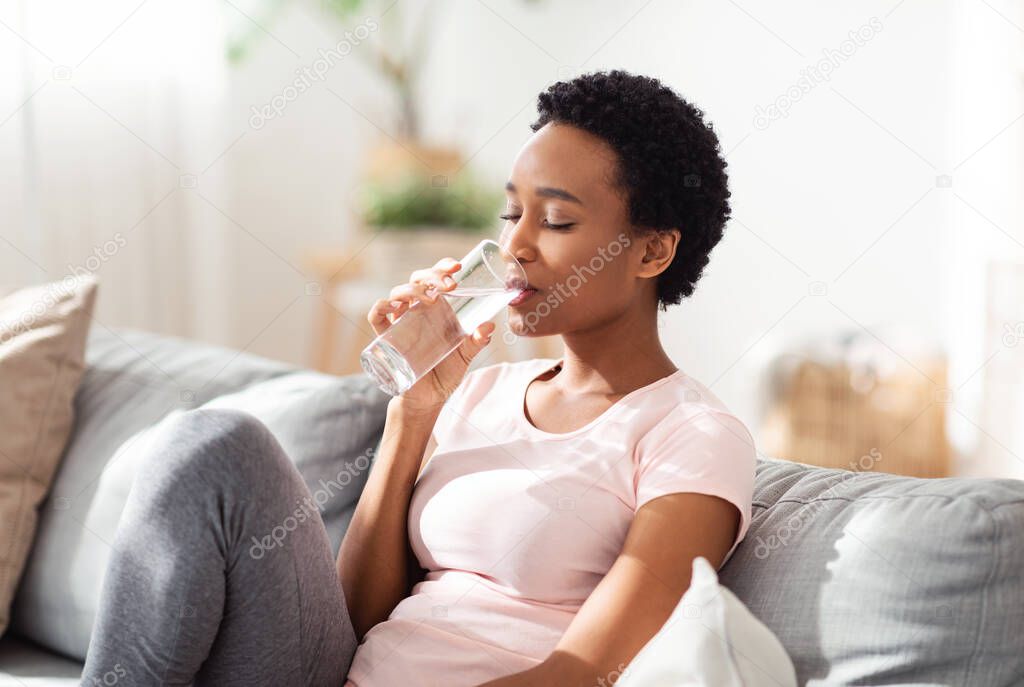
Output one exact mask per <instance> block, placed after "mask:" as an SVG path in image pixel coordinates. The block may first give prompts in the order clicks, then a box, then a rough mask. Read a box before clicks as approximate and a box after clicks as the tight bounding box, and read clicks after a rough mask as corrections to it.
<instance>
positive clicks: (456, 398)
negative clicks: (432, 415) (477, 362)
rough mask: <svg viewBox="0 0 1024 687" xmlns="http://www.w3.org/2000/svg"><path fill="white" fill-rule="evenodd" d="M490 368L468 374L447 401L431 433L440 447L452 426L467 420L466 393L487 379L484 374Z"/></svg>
mask: <svg viewBox="0 0 1024 687" xmlns="http://www.w3.org/2000/svg"><path fill="white" fill-rule="evenodd" d="M490 367H492V366H488V367H478V368H477V369H475V370H470V371H469V372H467V373H466V376H465V377H463V378H462V381H461V382H459V385H458V386H457V387H455V391H453V392H452V393H451V395H450V396H449V397H448V398H447V399H446V400H445V402H444V406H443V407H442V408H441V412H440V413H439V414H438V416H437V420H436V421H435V422H434V429H433V431H432V432H431V434H432V435H433V437H434V441H436V442H437V445H438V447H440V446H441V444H442V443H443V442H444V439H445V437H446V436H447V435H448V431H449V430H450V429H451V427H452V425H453V424H454V423H458V422H459V421H460V420H462V419H463V418H465V416H466V414H467V410H466V408H464V407H463V406H464V405H465V402H466V401H465V397H466V393H467V391H469V390H471V389H473V388H474V387H475V386H476V385H478V384H479V383H480V381H481V380H482V379H485V377H484V376H483V374H482V373H483V372H484V371H485V370H489V369H490Z"/></svg>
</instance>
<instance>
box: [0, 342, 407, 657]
mask: <svg viewBox="0 0 1024 687" xmlns="http://www.w3.org/2000/svg"><path fill="white" fill-rule="evenodd" d="M86 362H87V364H88V368H87V370H86V372H85V376H84V377H83V379H82V383H81V385H80V386H79V389H78V394H77V395H76V397H75V409H76V414H77V417H76V422H75V428H74V432H73V434H72V437H71V440H70V442H69V444H68V446H67V449H66V451H65V454H64V457H63V460H62V463H61V466H60V468H59V470H58V472H57V476H56V478H55V480H54V484H53V488H52V490H51V492H50V496H49V499H48V500H47V501H46V502H44V503H43V505H42V506H41V508H40V517H39V529H38V533H37V535H36V539H35V543H34V546H33V549H32V553H31V555H30V557H29V561H28V564H27V566H26V569H25V574H24V575H23V576H22V579H21V584H20V585H19V588H18V592H17V595H16V597H15V602H14V607H13V609H12V628H13V630H14V631H15V632H16V633H17V634H19V635H21V636H23V637H27V638H29V639H32V640H34V641H35V642H37V643H39V644H41V645H42V646H44V647H47V648H49V649H52V650H55V651H58V652H60V653H62V654H65V655H67V656H71V657H74V658H78V659H84V657H85V653H86V649H87V647H88V643H89V635H90V632H91V629H92V624H93V619H94V616H95V613H96V608H97V606H98V603H99V595H100V584H101V582H102V578H103V573H104V571H105V569H106V565H107V560H108V559H109V557H110V545H111V542H113V540H114V534H115V532H116V530H117V523H118V521H119V519H120V517H121V511H122V510H123V509H124V505H125V501H126V500H127V498H128V492H129V490H130V489H131V486H132V483H133V481H134V478H135V474H136V470H135V466H136V465H137V464H138V463H139V461H140V459H141V458H142V457H143V455H144V454H145V452H146V451H147V443H148V442H147V438H148V436H149V435H150V434H151V432H152V430H153V429H154V428H155V427H156V426H157V425H159V424H160V423H161V422H163V421H165V420H166V419H167V418H169V417H171V416H173V415H176V414H178V413H182V412H186V411H188V410H191V409H193V408H198V407H204V406H205V407H222V408H234V409H239V410H244V411H246V412H249V413H251V414H252V415H255V416H256V417H257V418H259V419H260V420H262V421H263V423H264V424H266V425H267V427H268V428H269V429H270V430H271V431H272V432H273V433H274V436H275V437H276V438H277V440H278V442H279V443H280V444H281V446H282V447H283V448H284V449H285V451H286V452H287V453H288V455H289V456H290V457H291V458H292V459H293V460H294V461H295V465H296V467H297V468H298V470H299V472H300V473H301V474H302V476H303V478H304V480H305V482H306V484H307V486H308V487H309V489H310V491H311V493H312V496H313V497H314V499H315V501H316V503H317V505H318V506H319V507H320V510H321V515H322V517H323V520H324V524H325V525H326V526H327V532H328V536H329V537H330V539H331V544H332V546H333V547H334V550H335V552H337V550H338V547H339V545H340V543H341V538H342V535H343V534H344V531H345V528H346V527H347V525H348V521H349V519H350V518H351V515H352V512H353V510H354V508H355V503H356V501H357V499H358V498H359V494H360V492H361V491H362V487H363V484H364V483H365V481H366V477H367V474H368V472H369V464H370V458H372V455H369V454H370V453H371V452H372V448H373V446H374V445H375V443H376V441H377V439H378V438H379V436H380V434H381V432H382V430H383V428H384V418H385V412H386V406H387V402H388V400H389V399H390V397H389V396H387V395H386V394H384V393H383V392H381V391H380V390H379V389H377V387H376V386H375V385H374V384H373V383H372V382H370V380H369V379H368V378H367V377H366V376H364V375H352V376H348V377H333V376H329V375H323V374H318V373H315V372H310V371H308V370H301V369H297V368H294V367H291V366H288V365H284V364H281V363H277V362H272V361H269V360H266V359H263V358H259V357H257V356H252V355H248V354H245V353H240V352H238V351H232V350H228V349H224V348H218V347H215V346H209V345H205V344H200V343H196V342H193V341H186V340H183V339H175V338H170V337H164V336H157V335H154V334H145V333H142V332H134V331H126V330H118V331H111V330H108V329H106V328H103V327H99V326H96V327H93V330H92V335H91V336H90V339H89V345H88V348H87V351H86Z"/></svg>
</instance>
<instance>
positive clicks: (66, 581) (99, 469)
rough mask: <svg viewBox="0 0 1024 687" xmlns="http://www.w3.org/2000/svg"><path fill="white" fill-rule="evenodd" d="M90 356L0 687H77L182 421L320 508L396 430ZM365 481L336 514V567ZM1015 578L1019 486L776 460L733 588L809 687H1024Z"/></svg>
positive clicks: (761, 472)
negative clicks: (114, 550)
mask: <svg viewBox="0 0 1024 687" xmlns="http://www.w3.org/2000/svg"><path fill="white" fill-rule="evenodd" d="M88 353H89V354H88V361H89V365H90V367H89V370H88V372H87V374H86V376H85V378H84V381H83V383H82V387H81V389H80V391H79V393H78V396H77V399H76V403H77V408H78V419H77V424H76V428H75V432H74V435H73V438H72V441H71V442H70V444H69V446H68V449H67V452H66V454H65V457H64V460H63V463H62V466H61V469H60V472H59V474H58V476H57V479H56V482H55V484H54V487H53V490H52V494H51V496H50V498H49V499H48V501H47V502H46V503H45V504H44V505H43V508H42V513H41V520H40V529H39V532H38V535H37V538H36V542H35V545H34V548H33V551H32V554H31V559H30V561H29V564H28V566H27V569H26V571H25V575H24V577H23V579H22V581H21V584H20V586H19V590H18V594H17V598H16V599H15V604H14V608H13V615H12V617H13V620H12V627H11V629H10V630H9V631H8V633H7V635H6V636H5V637H4V638H3V639H2V640H0V687H7V686H8V685H10V686H19V687H22V686H26V685H30V686H32V687H52V686H57V685H74V684H77V682H78V681H77V677H76V676H77V675H78V674H79V671H80V669H81V660H82V658H83V657H84V655H85V652H86V649H87V647H88V638H89V630H90V627H91V624H92V619H93V616H94V614H95V610H96V601H97V599H98V592H99V585H100V581H101V579H102V573H103V569H104V566H105V564H106V561H107V559H108V556H109V550H110V549H109V547H110V542H111V541H112V539H113V536H114V532H115V531H116V527H117V520H118V518H119V516H120V512H121V509H122V507H123V505H124V501H125V498H126V497H127V494H128V490H129V489H130V486H131V484H132V481H133V480H134V479H135V478H136V474H135V466H136V465H137V464H138V459H139V458H140V457H141V456H143V455H144V454H145V452H146V450H147V437H148V434H149V432H150V431H151V429H152V428H153V427H154V426H156V425H157V424H158V423H160V422H161V421H163V420H164V419H165V418H167V417H168V416H169V415H171V414H174V413H180V412H187V411H188V410H189V409H192V408H195V407H199V406H203V405H209V406H221V407H232V408H240V409H243V410H247V411H249V412H251V413H253V414H254V415H256V416H257V417H259V418H261V419H262V420H263V421H264V422H265V423H266V424H267V425H268V426H269V427H270V428H271V430H272V431H273V432H274V433H275V434H276V435H277V437H278V439H279V440H280V441H281V443H282V445H283V446H284V447H285V448H286V450H288V452H289V455H291V456H292V457H293V458H294V460H295V463H296V466H297V467H298V469H299V471H300V472H301V473H302V475H303V477H304V478H305V479H306V481H307V483H308V484H309V485H310V487H311V489H313V488H316V487H317V486H318V485H321V484H323V483H324V482H321V480H324V481H330V480H331V479H332V478H335V477H336V476H337V475H338V473H339V472H340V471H342V470H343V469H344V465H345V463H346V462H352V461H354V460H355V458H356V457H358V456H360V455H362V454H364V453H366V452H368V451H372V449H373V448H374V447H375V446H376V444H377V442H378V441H379V437H380V432H381V429H382V427H383V420H384V410H385V407H386V404H387V400H388V397H387V396H385V395H384V394H382V393H381V392H379V391H378V390H377V389H376V388H374V387H373V386H372V385H371V384H370V383H369V381H368V380H367V379H365V378H364V377H362V376H352V377H345V378H335V377H328V376H325V375H319V374H315V373H312V372H308V371H303V370H297V369H293V368H289V367H287V366H283V365H280V364H277V363H272V362H269V361H266V360H263V359H259V358H256V357H253V356H249V355H246V354H241V353H237V352H234V351H228V350H224V349H218V348H213V347H210V346H203V345H197V344H195V343H191V342H185V341H181V340H177V339H170V338H166V337H158V336H153V335H149V334H142V333H138V332H128V331H118V332H110V331H106V330H102V329H97V330H96V331H94V333H93V336H92V337H91V339H90V343H89V352H88ZM876 457H880V459H881V460H883V461H884V452H883V453H882V454H878V456H876ZM140 477H143V476H140ZM363 480H365V475H363V476H362V478H361V479H356V480H354V481H352V482H351V483H349V484H347V485H346V486H345V487H344V488H343V489H339V490H336V491H332V494H333V496H332V498H331V500H330V501H328V502H327V503H325V504H324V506H323V508H324V512H323V514H324V519H325V521H326V523H327V527H328V530H329V531H330V532H331V537H332V545H333V546H334V548H335V551H337V547H338V545H339V543H340V540H341V536H342V533H343V532H344V529H345V527H346V526H347V524H348V521H349V518H350V517H351V514H352V510H353V508H354V506H355V502H356V499H357V498H358V494H359V490H360V489H361V488H362V484H363ZM1022 572H1024V483H1021V482H1017V481H1013V480H968V479H945V480H920V479H911V478H902V477H893V476H888V475H883V474H879V473H874V472H858V471H856V470H854V471H841V470H824V469H820V468H814V467H810V466H806V465H800V464H796V463H789V462H784V461H777V460H772V459H768V458H765V459H762V460H761V461H760V464H759V466H758V477H757V489H756V493H755V499H754V520H753V523H752V525H751V528H750V531H749V534H748V535H747V539H746V540H745V542H744V543H743V544H742V545H741V546H740V547H739V548H738V549H737V550H736V552H735V554H734V555H733V557H732V558H731V559H730V560H729V562H728V563H727V564H726V565H725V567H724V568H723V570H722V572H721V578H722V581H723V583H724V584H726V585H727V586H728V587H730V588H731V589H732V590H733V591H735V592H736V594H737V595H738V596H739V598H740V599H742V600H743V601H744V602H745V603H746V604H747V605H748V606H749V607H750V609H751V610H752V611H753V613H754V614H755V615H757V616H758V617H759V618H761V620H763V621H764V622H765V623H766V624H767V625H768V627H770V628H771V629H772V630H773V631H774V632H775V633H776V634H777V635H778V637H779V639H780V640H781V641H782V643H783V645H784V646H785V647H786V649H787V650H788V651H789V653H790V656H791V657H792V659H793V662H794V663H795V665H796V668H797V674H798V676H799V679H800V683H801V684H810V685H826V684H827V685H841V684H871V685H883V684H884V685H1000V686H1001V685H1021V684H1024V656H1022V654H1024V652H1022V651H1021V649H1022V648H1024V647H1022V640H1024V581H1022V576H1021V574H1022ZM736 650H738V651H742V647H736Z"/></svg>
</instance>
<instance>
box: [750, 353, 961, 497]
mask: <svg viewBox="0 0 1024 687" xmlns="http://www.w3.org/2000/svg"><path fill="white" fill-rule="evenodd" d="M914 365H915V366H916V367H917V368H918V369H919V370H920V372H919V371H918V370H915V369H913V368H912V367H910V366H904V367H901V368H900V369H899V370H897V371H894V372H891V373H888V374H886V375H884V376H879V375H872V374H867V375H863V374H858V373H857V372H855V371H853V370H851V368H850V367H849V366H848V365H847V364H845V363H841V362H833V363H823V362H818V361H814V360H804V361H802V362H801V363H800V364H799V365H796V366H795V368H794V369H793V371H792V373H791V374H790V375H789V376H788V379H786V380H785V382H784V384H783V385H782V389H781V393H779V396H778V397H777V398H776V399H774V401H773V402H772V404H771V406H770V408H769V411H768V413H767V416H766V420H765V423H764V426H763V428H762V433H761V442H759V443H760V444H761V448H762V450H763V451H764V452H765V453H767V454H768V455H772V456H776V457H779V458H786V459H789V460H795V461H798V462H801V463H809V464H811V465H820V466H822V467H831V468H842V469H844V470H853V471H855V472H864V471H869V470H870V471H877V472H889V473H895V474H900V475H909V476H913V477H946V476H949V474H950V459H951V458H950V453H951V451H950V445H949V441H948V439H947V436H946V408H947V405H948V399H947V398H945V397H944V395H943V394H944V393H946V394H948V393H949V392H948V389H946V363H945V361H944V360H943V359H931V360H917V361H915V362H914ZM922 372H923V373H926V374H927V377H925V376H924V375H923V374H922ZM929 378H930V379H929Z"/></svg>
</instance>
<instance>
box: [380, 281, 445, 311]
mask: <svg viewBox="0 0 1024 687" xmlns="http://www.w3.org/2000/svg"><path fill="white" fill-rule="evenodd" d="M430 286H431V285H430V284H426V283H423V282H417V283H410V284H399V285H398V286H396V287H395V288H393V289H391V293H390V294H388V298H389V299H390V300H393V301H407V302H409V304H410V305H411V304H412V302H413V301H417V300H421V301H427V302H431V303H432V302H433V301H434V300H435V299H436V298H437V294H436V293H434V292H429V291H428V289H429V288H430Z"/></svg>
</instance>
